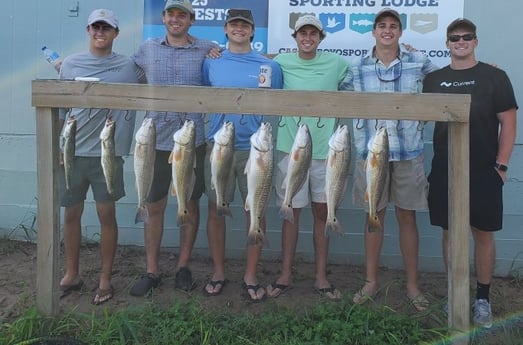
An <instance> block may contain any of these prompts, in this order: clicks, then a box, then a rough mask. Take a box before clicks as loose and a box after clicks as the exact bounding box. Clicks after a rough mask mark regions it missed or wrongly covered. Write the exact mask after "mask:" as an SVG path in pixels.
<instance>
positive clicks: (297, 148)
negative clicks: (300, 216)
mask: <svg viewBox="0 0 523 345" xmlns="http://www.w3.org/2000/svg"><path fill="white" fill-rule="evenodd" d="M311 161H312V139H311V133H310V131H309V127H307V125H306V124H301V125H300V126H299V127H298V131H297V132H296V137H294V142H293V144H292V148H291V151H290V152H289V162H288V164H287V174H286V175H285V180H284V181H283V185H282V186H281V188H283V189H285V197H284V200H283V203H282V205H281V208H280V216H281V217H282V218H283V219H285V220H287V221H289V222H291V223H294V213H293V211H292V198H294V196H295V195H296V193H298V191H299V190H300V188H301V187H302V186H303V183H304V182H305V179H306V178H307V174H308V173H309V168H310V166H311Z"/></svg>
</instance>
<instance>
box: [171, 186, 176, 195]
mask: <svg viewBox="0 0 523 345" xmlns="http://www.w3.org/2000/svg"><path fill="white" fill-rule="evenodd" d="M171 195H172V196H176V186H175V185H174V183H173V184H171Z"/></svg>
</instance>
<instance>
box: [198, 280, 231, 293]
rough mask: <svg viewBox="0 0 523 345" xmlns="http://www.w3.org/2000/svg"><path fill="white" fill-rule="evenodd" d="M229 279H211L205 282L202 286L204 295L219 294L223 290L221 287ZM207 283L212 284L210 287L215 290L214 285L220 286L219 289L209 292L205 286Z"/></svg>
mask: <svg viewBox="0 0 523 345" xmlns="http://www.w3.org/2000/svg"><path fill="white" fill-rule="evenodd" d="M228 282H229V281H228V280H227V279H223V280H211V281H209V282H208V283H207V284H205V285H204V286H203V294H204V295H205V296H218V295H219V294H221V293H222V291H223V288H224V287H225V285H227V283H228ZM207 285H210V286H212V289H213V290H216V286H220V289H218V291H214V292H209V291H207V289H206V287H207Z"/></svg>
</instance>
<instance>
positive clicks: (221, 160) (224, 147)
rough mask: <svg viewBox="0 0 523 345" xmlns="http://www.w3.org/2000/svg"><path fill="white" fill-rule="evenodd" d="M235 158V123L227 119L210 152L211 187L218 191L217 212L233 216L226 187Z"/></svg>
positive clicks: (217, 133)
mask: <svg viewBox="0 0 523 345" xmlns="http://www.w3.org/2000/svg"><path fill="white" fill-rule="evenodd" d="M233 159H234V123H232V122H230V121H225V122H224V123H223V125H222V127H221V128H220V129H219V130H218V132H216V133H215V134H214V145H213V147H212V150H211V154H210V161H211V187H212V189H214V190H215V192H216V214H217V215H219V216H225V215H227V216H229V217H231V216H232V214H231V210H230V209H229V200H225V189H226V186H227V183H228V181H229V178H230V176H231V174H232V166H233Z"/></svg>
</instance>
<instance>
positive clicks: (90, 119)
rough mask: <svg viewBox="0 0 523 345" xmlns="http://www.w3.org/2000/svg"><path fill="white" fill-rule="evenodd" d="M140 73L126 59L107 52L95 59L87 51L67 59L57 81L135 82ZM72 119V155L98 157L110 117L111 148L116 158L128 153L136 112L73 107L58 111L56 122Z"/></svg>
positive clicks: (126, 57)
mask: <svg viewBox="0 0 523 345" xmlns="http://www.w3.org/2000/svg"><path fill="white" fill-rule="evenodd" d="M141 75H142V72H141V71H140V70H139V69H138V68H137V66H136V65H135V63H134V62H133V61H132V60H131V58H130V57H128V56H125V55H121V54H116V53H114V52H113V53H111V54H110V55H109V56H104V57H98V56H95V55H93V54H91V53H90V52H88V51H87V52H82V53H76V54H72V55H69V56H67V57H66V58H65V59H64V61H63V63H62V66H61V68H60V79H74V78H76V77H95V78H100V81H101V82H106V83H138V82H139V80H140V78H141ZM71 115H74V116H75V117H76V149H75V151H76V156H79V157H100V155H101V144H100V132H101V131H102V129H103V127H104V125H105V120H106V119H107V117H108V116H111V117H112V119H113V121H115V122H116V123H115V133H114V136H115V145H116V147H115V149H116V155H117V156H126V155H128V154H129V150H130V148H131V142H132V140H133V133H134V122H135V118H136V111H134V110H129V111H128V110H117V109H94V108H73V109H71V111H70V112H67V113H66V112H65V111H64V110H63V109H61V111H60V119H62V120H66V117H67V116H71Z"/></svg>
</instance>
